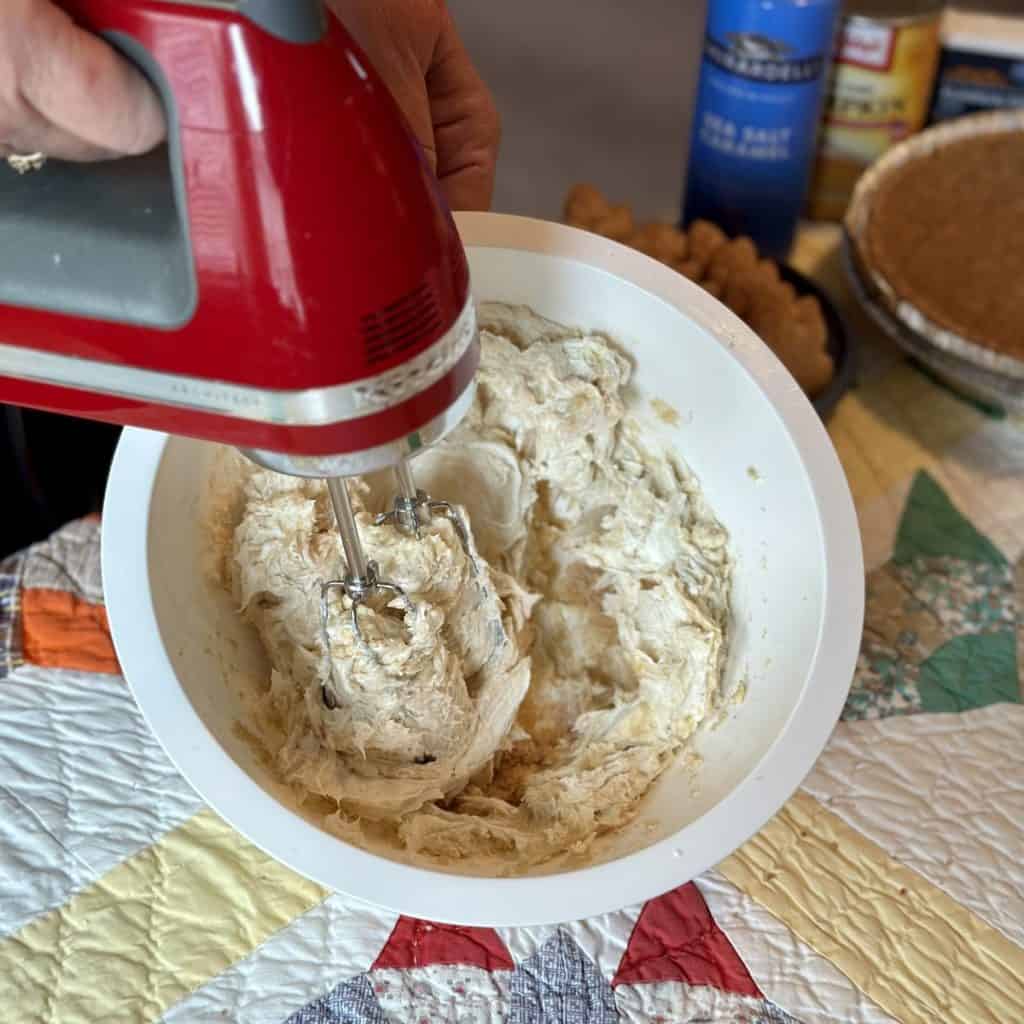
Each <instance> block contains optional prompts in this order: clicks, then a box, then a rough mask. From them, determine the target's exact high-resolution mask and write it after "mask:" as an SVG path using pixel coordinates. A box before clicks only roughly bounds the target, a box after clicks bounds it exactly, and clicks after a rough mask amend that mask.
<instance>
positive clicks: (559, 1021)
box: [508, 932, 619, 1024]
mask: <svg viewBox="0 0 1024 1024" xmlns="http://www.w3.org/2000/svg"><path fill="white" fill-rule="evenodd" d="M618 1020H619V1015H618V1012H617V1011H616V1009H615V996H614V995H613V993H612V987H611V985H610V984H609V983H608V981H607V979H606V978H605V977H604V976H603V975H602V974H601V972H600V971H599V970H598V968H597V965H596V964H594V962H593V961H592V960H590V959H589V958H588V957H587V955H586V954H585V953H584V952H583V950H582V949H580V947H579V946H577V945H576V943H575V942H573V940H572V939H571V938H570V937H569V936H568V935H566V934H565V933H564V932H559V933H558V934H557V935H556V936H555V937H554V938H552V939H549V940H548V941H547V942H546V943H544V945H543V946H541V948H540V949H539V950H538V951H537V952H536V953H535V954H534V955H533V956H531V957H530V959H529V960H525V961H524V962H523V963H521V964H520V965H519V966H518V968H517V969H516V970H515V972H514V973H513V974H512V978H511V991H510V1006H509V1015H508V1024H618Z"/></svg>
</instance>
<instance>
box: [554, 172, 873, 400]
mask: <svg viewBox="0 0 1024 1024" xmlns="http://www.w3.org/2000/svg"><path fill="white" fill-rule="evenodd" d="M564 220H565V222H566V223H567V224H569V225H571V226H573V227H578V228H582V229H584V230H586V231H592V232H594V233H595V234H599V235H602V236H603V237H605V238H609V239H612V240H613V241H616V242H621V243H622V244H623V245H628V246H630V248H633V249H637V250H639V251H640V252H643V253H645V254H646V255H648V256H650V257H652V258H653V259H656V260H658V261H659V262H660V263H664V264H665V265H667V266H670V267H672V269H673V270H676V271H678V272H679V273H680V274H683V275H684V276H685V277H688V278H689V279H690V280H691V281H693V282H694V283H696V284H698V285H700V287H701V288H703V289H704V290H705V291H706V292H708V293H709V294H711V295H713V296H714V297H715V298H716V299H718V300H719V301H720V302H722V303H724V304H725V305H726V306H728V307H729V309H731V310H732V311H733V312H734V313H735V314H736V315H737V316H738V317H740V318H741V319H742V320H743V321H745V322H746V323H747V324H748V325H749V326H750V327H751V328H752V329H753V330H754V331H755V332H756V333H757V335H758V336H759V337H760V338H761V340H762V341H764V343H765V344H766V345H767V346H768V347H769V348H770V349H771V350H772V351H773V352H774V353H775V355H776V356H778V358H779V360H780V361H781V362H782V364H783V365H784V366H785V367H786V369H787V370H789V372H790V373H791V374H792V375H793V377H794V379H795V380H796V382H797V384H799V385H800V387H801V389H802V390H803V391H804V393H805V394H806V395H807V397H808V398H809V399H810V400H811V402H812V403H813V404H814V407H815V409H817V411H818V413H819V414H820V415H821V416H822V417H823V418H825V417H827V416H829V414H830V413H831V412H832V411H833V409H834V408H835V406H836V404H837V403H838V401H839V399H840V398H841V397H842V396H843V394H844V393H845V392H846V391H847V390H848V389H849V387H850V386H851V384H852V383H853V376H854V364H853V353H852V351H851V347H850V342H849V338H848V335H847V331H846V327H845V325H844V323H843V319H842V317H841V316H840V315H839V313H838V311H837V310H836V308H835V306H834V305H833V303H832V302H831V300H830V299H829V298H828V296H827V295H826V294H825V293H824V292H823V291H822V290H821V288H819V287H818V286H817V285H816V284H814V282H813V281H811V280H809V279H808V278H807V277H805V276H804V275H803V274H801V273H800V272H799V271H796V270H794V269H793V268H792V267H788V266H785V265H784V264H778V263H775V262H774V261H773V260H768V259H763V258H762V257H761V256H760V254H759V253H758V251H757V246H756V245H755V244H754V242H753V241H752V240H751V239H750V238H745V237H740V238H730V237H729V236H728V235H727V234H726V233H725V232H724V231H722V230H721V228H719V227H718V226H717V225H715V224H712V223H710V222H709V221H704V220H697V221H694V222H693V223H692V224H690V225H689V227H688V228H686V229H685V230H684V229H682V228H679V227H676V226H675V225H672V224H663V223H656V222H655V223H646V224H637V223H636V222H635V220H634V218H633V213H632V210H631V209H630V207H629V206H627V205H626V204H623V203H612V202H610V201H609V200H608V199H607V198H606V197H605V196H604V194H603V193H601V192H600V191H599V190H598V189H597V188H595V187H594V186H593V185H585V184H580V185H575V186H574V187H573V188H572V189H571V190H570V191H569V194H568V196H567V197H566V201H565V208H564Z"/></svg>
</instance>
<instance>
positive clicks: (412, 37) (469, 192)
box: [330, 0, 500, 210]
mask: <svg viewBox="0 0 1024 1024" xmlns="http://www.w3.org/2000/svg"><path fill="white" fill-rule="evenodd" d="M330 4H331V6H332V8H333V9H334V11H335V13H336V14H337V15H338V17H339V18H340V19H341V20H342V22H343V23H344V24H345V26H346V27H347V28H348V30H349V31H350V32H351V33H352V34H353V36H355V38H356V40H357V42H358V43H359V45H360V46H362V48H363V49H364V50H365V51H366V54H367V56H368V57H369V58H370V60H371V62H372V63H373V66H374V68H376V70H377V73H378V74H379V75H380V76H381V78H383V80H384V82H385V84H386V85H387V86H388V88H389V89H390V90H391V93H392V95H393V96H394V97H395V100H396V101H397V103H398V105H399V107H401V109H402V112H403V113H404V114H405V116H406V119H407V120H408V121H409V124H410V125H411V126H412V130H413V132H414V133H415V134H416V138H417V139H419V141H420V144H421V145H422V146H423V149H424V150H425V152H426V154H427V157H428V159H429V160H430V162H431V165H432V166H433V167H434V169H435V171H436V173H437V177H438V180H439V181H440V183H441V188H442V190H443V191H444V194H445V196H446V197H447V199H448V203H449V205H450V206H451V207H452V209H455V210H486V209H487V208H488V207H489V206H490V205H491V193H492V191H493V190H494V172H495V166H496V164H497V159H498V141H499V136H500V127H499V121H498V112H497V110H496V108H495V106H494V101H493V99H492V98H491V94H490V93H489V92H488V90H487V86H486V85H484V83H483V80H482V79H481V78H480V75H479V74H477V71H476V68H474V67H473V62H472V61H471V60H470V58H469V54H468V53H467V52H466V49H465V47H464V46H463V45H462V41H461V40H460V39H459V35H458V32H457V31H456V29H455V24H454V22H453V21H452V17H451V15H450V14H449V12H448V9H447V7H446V5H445V2H444V0H330Z"/></svg>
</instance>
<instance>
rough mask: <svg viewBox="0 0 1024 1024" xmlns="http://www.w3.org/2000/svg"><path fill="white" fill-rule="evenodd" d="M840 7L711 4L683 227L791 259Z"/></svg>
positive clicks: (720, 0) (799, 0)
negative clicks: (710, 228)
mask: <svg viewBox="0 0 1024 1024" xmlns="http://www.w3.org/2000/svg"><path fill="white" fill-rule="evenodd" d="M839 12H840V0H709V4H708V17H707V26H706V30H705V35H704V48H703V55H702V59H701V71H700V82H699V85H698V89H697V106H696V111H695V114H694V123H693V134H692V137H691V145H690V160H689V167H688V171H687V182H686V189H685V193H684V199H683V215H682V221H683V225H684V226H686V225H688V224H690V223H691V222H692V221H694V220H697V219H699V218H704V219H707V220H710V221H713V222H714V223H716V224H718V225H719V226H720V227H721V228H722V229H723V230H724V231H726V232H727V233H729V234H731V235H748V236H749V237H750V238H752V239H753V240H754V242H755V243H756V244H757V247H758V249H759V250H760V251H761V252H762V254H763V255H765V256H769V257H771V258H773V259H779V260H783V259H785V258H786V255H787V253H788V252H789V249H790V247H791V246H792V243H793V237H794V234H795V232H796V226H797V222H798V221H799V218H800V212H801V209H802V207H803V203H804V198H805V196H806V193H807V189H808V185H809V183H810V176H811V171H812V168H813V163H814V154H815V149H816V143H817V137H818V130H819V126H820V122H821V114H822V107H823V102H824V98H825V91H826V85H827V82H828V75H829V69H830V67H831V63H832V55H833V46H834V43H835V39H836V32H837V29H838V24H839Z"/></svg>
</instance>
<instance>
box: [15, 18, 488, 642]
mask: <svg viewBox="0 0 1024 1024" xmlns="http://www.w3.org/2000/svg"><path fill="white" fill-rule="evenodd" d="M61 2H62V6H64V7H65V8H66V10H67V11H68V13H69V14H70V15H71V16H72V17H73V18H75V19H76V20H77V21H79V22H80V23H81V24H83V25H84V26H85V27H87V28H89V29H92V30H94V31H96V32H98V33H100V34H102V35H103V36H105V37H106V38H107V39H108V40H109V41H110V43H111V44H112V45H114V46H115V47H117V48H118V49H120V50H121V51H122V52H123V53H124V54H125V55H126V56H127V57H129V58H130V59H132V60H134V61H135V62H136V63H137V64H138V65H139V66H141V67H142V69H143V70H144V71H145V72H146V73H147V75H148V77H149V78H150V80H151V81H152V82H153V84H154V86H155V87H156V88H157V90H158V91H159V92H160V93H161V95H162V97H163V100H164V104H165V109H166V114H167V121H168V138H169V142H168V145H167V146H165V147H162V148H161V149H160V150H158V151H156V152H153V153H150V154H148V155H146V156H144V157H139V158H133V159H128V160H118V161H112V162H108V163H99V164H88V165H73V164H65V163H61V162H58V161H49V162H47V163H46V165H45V167H43V168H42V169H41V170H40V171H38V172H35V173H33V174H26V175H24V176H22V175H18V174H16V173H14V172H13V171H9V172H8V173H4V174H0V230H2V232H3V238H4V245H3V246H2V247H0V401H2V402H7V403H12V404H17V405H26V406H34V407H37V408H41V409H47V410H50V411H54V412H60V413H65V414H70V415H78V416H85V417H90V418H94V419H100V420H106V421H109V422H113V423H120V424H128V425H134V426H140V427H148V428H152V429H156V430H163V431H169V432H171V433H176V434H185V435H189V436H193V437H199V438H203V439H206V440H211V441H218V442H222V443H226V444H232V445H235V446H237V447H238V448H240V449H241V450H242V451H243V452H245V454H246V455H248V456H249V457H250V458H251V459H253V460H254V461H255V462H257V463H259V464H260V465H262V466H265V467H267V468H269V469H273V470H276V471H278V472H282V473H290V474H295V475H299V476H306V477H324V478H327V480H328V484H329V490H330V496H331V500H332V503H333V507H334V509H335V513H336V516H337V521H338V527H339V530H340V533H341V538H342V541H343V546H344V551H345V555H346V558H347V563H348V564H347V569H346V571H345V573H344V576H343V578H342V579H340V580H336V581H328V582H327V583H326V584H325V587H324V594H323V602H322V605H323V609H324V616H325V628H326V618H327V616H328V614H329V607H328V600H329V597H330V595H331V593H332V592H333V591H335V590H340V591H341V592H343V593H344V595H346V596H347V598H348V600H349V601H350V603H351V605H352V616H353V622H354V625H355V626H356V627H357V629H358V618H357V616H356V609H358V607H359V605H360V604H362V603H364V602H367V601H371V600H374V601H384V602H387V601H388V600H390V599H392V598H396V597H397V598H399V599H404V595H403V594H402V593H401V591H400V590H399V589H398V588H397V587H395V586H394V585H393V584H389V583H387V582H386V581H381V580H380V579H378V577H377V572H376V568H375V566H374V564H373V563H372V562H371V561H368V560H367V558H366V556H365V554H364V553H363V549H362V545H361V543H360V539H359V534H358V530H357V528H356V524H355V518H354V516H353V513H352V507H351V505H350V502H349V496H348V491H347V488H346V485H345V481H344V479H343V478H344V477H346V476H351V475H354V474H359V473H365V472H369V471H372V470H376V469H380V468H383V467H386V466H392V467H396V477H397V481H398V490H397V493H398V498H397V499H396V506H395V508H396V514H395V515H394V516H393V517H392V518H391V519H390V520H389V521H392V522H394V523H396V524H397V525H398V526H400V527H402V528H404V529H408V530H410V531H412V532H415V531H417V530H418V529H419V528H420V525H421V523H422V522H423V521H424V517H425V516H427V515H428V514H429V512H430V511H431V510H433V511H435V512H443V513H446V514H450V512H451V510H450V507H448V506H446V505H445V504H444V503H434V502H431V501H430V499H429V498H427V497H426V496H425V495H422V493H421V492H419V491H417V489H416V487H415V484H414V483H413V482H412V476H411V471H410V469H409V466H408V465H407V464H406V461H405V460H406V459H408V458H409V457H411V456H412V455H414V454H415V453H416V452H417V451H418V450H419V449H421V448H423V447H425V446H427V445H429V444H431V443H432V442H434V441H436V440H438V439H439V438H440V437H442V436H443V435H444V434H445V432H446V431H447V430H448V429H450V427H452V426H453V425H455V424H456V423H457V422H458V421H459V419H461V417H462V415H463V413H464V412H465V410H466V409H467V408H468V406H469V404H470V402H471V401H472V391H473V377H474V374H475V371H476V368H477V364H478V361H479V343H478V339H477V330H476V319H475V312H474V308H473V303H472V301H471V298H470V294H469V273H468V268H467V264H466V258H465V253H464V252H463V249H462V245H461V243H460V241H459V238H458V235H457V233H456V230H455V226H454V223H453V221H452V219H451V216H450V214H449V212H448V210H447V208H446V207H445V204H444V201H443V199H442V198H441V197H440V194H439V192H438V189H437V185H436V182H435V180H434V178H433V175H432V173H431V171H430V169H429V167H428V166H427V164H426V162H425V161H424V159H423V157H422V154H421V152H420V150H419V147H418V145H417V143H416V141H415V140H414V138H413V137H412V135H411V133H410V131H409V129H408V127H407V125H406V123H405V121H404V119H403V118H402V116H401V114H400V112H399V110H398V108H397V107H396V105H395V104H394V102H393V100H392V98H391V96H390V94H389V93H388V91H387V89H386V88H385V87H384V86H383V84H382V83H381V81H380V80H379V79H378V77H377V76H376V74H375V73H374V71H373V69H372V67H371V66H370V65H369V63H368V62H367V60H366V58H365V56H364V55H363V54H362V52H361V51H360V50H359V48H358V47H357V46H356V45H355V43H354V42H353V40H352V39H351V38H350V36H349V35H348V34H347V32H346V31H345V29H344V28H343V27H342V25H341V24H340V23H339V22H338V21H337V20H336V19H335V18H334V17H333V16H332V15H331V14H330V13H329V12H328V11H327V10H326V9H325V8H324V6H323V4H322V3H321V2H320V0H234V2H232V0H206V2H202V0H61ZM4 170H6V169H4ZM456 527H457V529H459V530H460V531H461V534H462V535H464V533H465V531H464V528H463V527H462V524H460V523H456Z"/></svg>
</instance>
